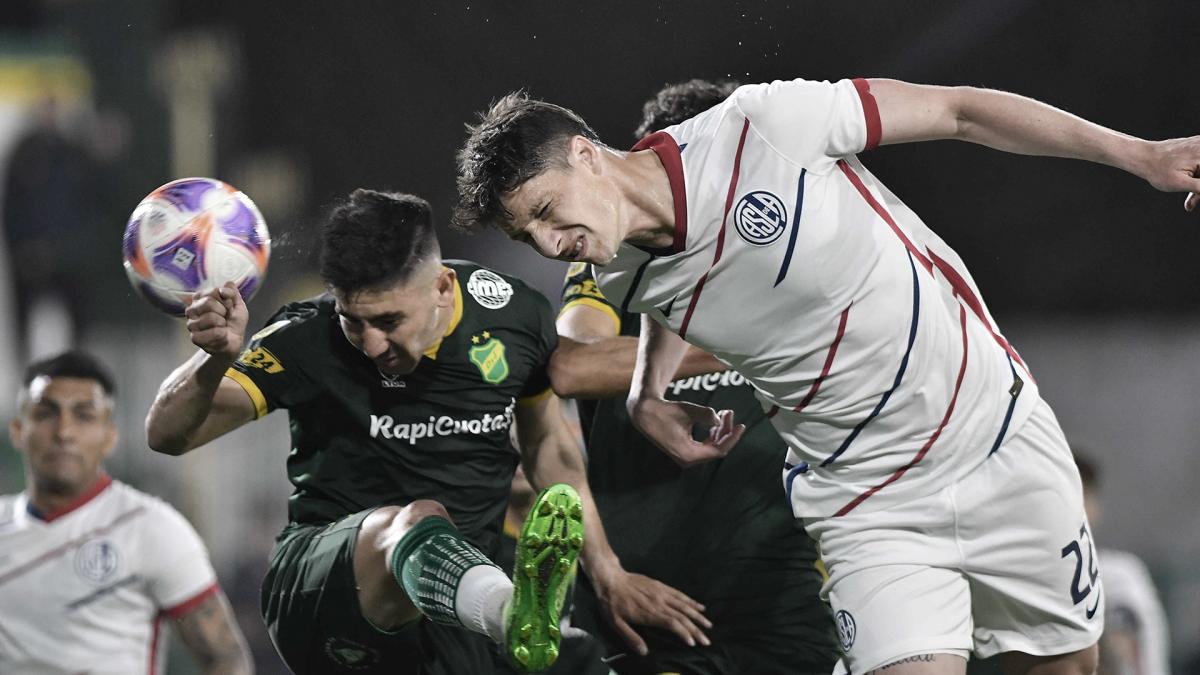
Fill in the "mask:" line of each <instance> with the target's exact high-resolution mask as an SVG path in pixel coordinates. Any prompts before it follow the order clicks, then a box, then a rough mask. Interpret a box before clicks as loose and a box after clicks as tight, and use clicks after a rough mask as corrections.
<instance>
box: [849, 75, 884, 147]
mask: <svg viewBox="0 0 1200 675" xmlns="http://www.w3.org/2000/svg"><path fill="white" fill-rule="evenodd" d="M853 82H854V89H855V91H857V92H858V100H859V101H860V102H861V103H862V107H863V117H864V118H866V123H867V144H866V146H865V147H863V151H867V150H874V149H875V148H877V147H879V139H880V137H881V136H882V135H883V124H882V123H881V122H880V120H879V104H878V103H877V102H876V101H875V95H874V94H872V93H871V83H870V82H867V80H866V79H865V78H861V77H859V78H855V79H854V80H853Z"/></svg>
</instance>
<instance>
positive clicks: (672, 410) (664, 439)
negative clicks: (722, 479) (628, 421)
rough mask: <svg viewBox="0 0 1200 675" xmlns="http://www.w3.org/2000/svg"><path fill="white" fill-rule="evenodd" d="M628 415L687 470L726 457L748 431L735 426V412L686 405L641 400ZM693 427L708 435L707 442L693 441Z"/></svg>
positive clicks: (741, 426) (657, 400)
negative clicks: (704, 431) (688, 467)
mask: <svg viewBox="0 0 1200 675" xmlns="http://www.w3.org/2000/svg"><path fill="white" fill-rule="evenodd" d="M629 414H630V417H631V418H632V419H633V423H634V424H635V425H636V426H637V428H638V429H639V430H640V431H641V432H642V433H643V434H644V435H645V436H646V438H649V439H650V440H651V441H652V442H653V443H654V444H655V445H657V446H658V447H659V449H661V450H662V451H663V452H665V453H667V455H668V456H669V457H670V458H671V459H673V460H674V461H675V463H676V464H678V465H680V466H684V467H686V466H691V465H692V464H699V463H701V462H707V461H710V460H713V459H718V458H720V457H724V456H725V455H727V454H729V451H730V450H732V449H733V446H734V445H736V444H737V442H738V440H739V439H741V437H742V432H744V431H745V430H746V425H744V424H734V422H733V411H732V410H722V411H721V412H719V413H718V412H717V411H715V410H713V409H712V408H709V407H706V406H702V405H696V404H694V403H686V402H683V401H667V400H664V399H661V398H653V399H639V400H637V401H636V402H635V403H633V404H632V405H631V406H630V410H629ZM693 427H699V428H700V429H702V430H706V431H707V435H706V436H705V438H704V440H700V441H697V440H696V439H694V438H693V437H692V428H693Z"/></svg>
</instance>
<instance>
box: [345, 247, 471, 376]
mask: <svg viewBox="0 0 1200 675" xmlns="http://www.w3.org/2000/svg"><path fill="white" fill-rule="evenodd" d="M454 279H455V275H454V270H451V269H449V268H444V267H441V265H440V264H437V265H435V266H433V267H432V269H431V270H426V271H424V272H421V273H418V274H416V275H414V276H413V278H412V279H411V280H410V281H408V282H405V283H402V284H395V285H392V286H386V287H382V288H378V289H371V290H363V291H357V292H355V293H351V294H344V293H341V292H338V291H336V290H335V291H334V294H333V295H334V298H335V299H336V301H337V302H336V305H335V307H334V309H335V311H336V312H337V313H338V318H339V321H340V322H341V326H342V332H343V333H345V335H346V339H347V340H349V341H350V343H351V344H353V345H354V347H355V348H356V349H358V350H359V351H361V352H362V353H363V354H365V355H366V356H367V358H369V359H371V360H372V361H374V362H375V366H376V367H377V368H379V370H380V371H381V372H384V373H387V374H388V375H405V374H408V373H411V372H412V371H413V370H415V369H416V367H417V364H418V363H420V361H421V355H422V354H423V353H424V352H425V350H427V349H429V348H430V347H431V346H433V344H434V343H435V342H437V340H438V339H439V338H440V337H441V331H442V330H444V329H445V325H446V324H445V320H446V317H448V316H449V315H450V314H452V313H453V311H454Z"/></svg>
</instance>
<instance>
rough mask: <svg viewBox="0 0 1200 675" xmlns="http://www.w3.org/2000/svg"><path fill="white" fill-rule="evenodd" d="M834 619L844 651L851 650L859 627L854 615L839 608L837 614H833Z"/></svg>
mask: <svg viewBox="0 0 1200 675" xmlns="http://www.w3.org/2000/svg"><path fill="white" fill-rule="evenodd" d="M833 620H834V623H836V624H837V633H838V641H839V642H841V643H842V651H844V652H848V651H850V648H851V647H853V646H854V638H855V636H856V634H857V633H858V627H857V626H855V625H854V617H853V616H851V615H850V612H847V611H846V610H844V609H839V610H838V611H837V614H834V615H833Z"/></svg>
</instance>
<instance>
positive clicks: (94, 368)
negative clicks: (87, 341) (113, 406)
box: [21, 351, 117, 396]
mask: <svg viewBox="0 0 1200 675" xmlns="http://www.w3.org/2000/svg"><path fill="white" fill-rule="evenodd" d="M43 376H45V377H76V378H79V379H81V380H93V381H95V382H96V383H97V384H99V385H100V388H101V389H103V390H104V394H105V395H106V396H112V395H113V394H115V393H116V391H117V387H116V384H114V382H113V376H112V373H111V372H109V370H108V368H107V367H105V366H104V364H103V363H100V360H99V359H97V358H96V357H94V356H92V355H91V354H88V353H86V352H81V351H69V352H63V353H62V354H59V355H58V356H54V357H51V358H48V359H41V360H40V361H34V362H33V363H31V364H29V366H28V367H26V368H25V375H24V376H23V377H22V378H21V390H22V391H23V392H24V391H28V390H29V385H30V384H31V383H32V382H33V381H34V380H36V379H37V378H39V377H43Z"/></svg>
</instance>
